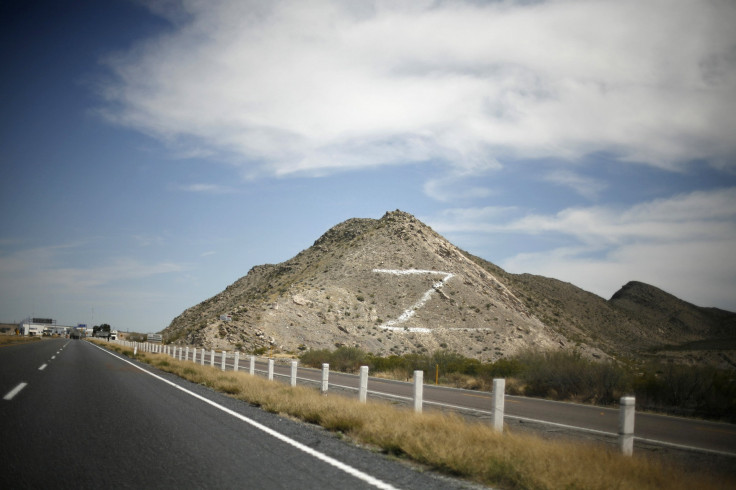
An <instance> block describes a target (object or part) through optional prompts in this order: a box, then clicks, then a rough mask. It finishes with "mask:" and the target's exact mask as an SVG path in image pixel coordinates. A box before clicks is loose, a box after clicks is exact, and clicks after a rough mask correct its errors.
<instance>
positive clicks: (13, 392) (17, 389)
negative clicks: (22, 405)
mask: <svg viewBox="0 0 736 490" xmlns="http://www.w3.org/2000/svg"><path fill="white" fill-rule="evenodd" d="M26 386H28V383H20V384H19V385H18V386H16V387H15V388H13V389H12V390H10V391H9V392H8V394H7V395H5V396H4V397H3V400H12V399H13V397H14V396H15V395H17V394H18V393H20V390H22V389H23V388H25V387H26Z"/></svg>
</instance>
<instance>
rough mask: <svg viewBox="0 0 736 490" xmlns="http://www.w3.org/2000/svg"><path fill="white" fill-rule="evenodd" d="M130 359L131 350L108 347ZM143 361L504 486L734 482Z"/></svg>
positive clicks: (156, 358)
mask: <svg viewBox="0 0 736 490" xmlns="http://www.w3.org/2000/svg"><path fill="white" fill-rule="evenodd" d="M107 347H108V348H113V349H115V350H118V351H119V352H122V353H123V354H127V355H129V356H132V353H133V352H132V350H130V349H122V348H120V347H117V346H111V345H110V344H107ZM138 358H139V359H141V360H143V361H144V362H147V363H149V364H151V365H153V366H155V367H157V368H159V369H161V370H164V371H167V372H171V373H173V374H176V375H178V376H180V377H182V378H185V379H188V380H190V381H193V382H195V383H200V384H203V385H206V386H208V387H211V388H213V389H216V390H219V391H222V392H225V393H228V394H230V395H232V396H234V397H236V398H238V399H241V400H243V401H245V402H248V403H250V404H252V405H255V406H259V407H261V408H262V409H264V410H267V411H269V412H272V413H277V414H283V415H287V416H290V417H293V418H297V419H299V420H303V421H305V422H309V423H313V424H319V425H321V426H322V427H324V428H326V429H328V430H331V431H336V432H340V433H342V434H344V435H345V436H347V437H349V438H351V439H352V440H354V441H356V442H359V443H361V444H367V445H371V446H374V447H376V448H378V449H379V450H380V451H383V452H385V453H388V454H391V455H395V456H399V457H402V458H408V459H410V460H412V461H415V462H418V463H421V464H424V465H426V466H428V467H430V468H433V469H435V470H437V471H441V472H443V473H446V474H449V475H454V476H458V477H462V478H465V479H468V480H471V481H474V482H478V483H482V484H486V485H492V486H494V487H500V488H525V489H526V488H529V489H558V488H568V489H578V488H579V489H621V490H624V489H637V490H638V489H655V488H656V489H661V488H667V489H692V488H698V489H710V488H713V489H716V488H736V481H733V480H728V481H725V480H724V479H723V478H721V479H716V478H715V477H713V476H710V475H704V474H697V475H696V474H692V473H685V472H683V471H681V470H679V469H677V468H673V467H671V466H664V465H663V464H662V463H660V462H658V461H654V460H650V459H647V458H644V457H638V456H634V457H624V456H622V455H621V454H619V453H617V452H614V451H611V450H608V449H605V448H602V447H599V446H595V445H589V444H580V443H572V442H560V441H547V440H543V439H540V438H538V437H534V436H531V435H525V434H513V433H504V434H499V433H497V432H495V431H493V429H492V428H491V427H490V426H488V425H486V424H482V423H473V422H468V421H467V420H465V419H462V418H461V417H459V416H456V415H452V414H449V415H448V414H442V413H436V412H434V413H433V412H430V413H423V414H416V413H414V412H413V411H412V410H409V409H405V408H397V407H395V406H393V405H391V404H389V403H385V402H374V401H369V402H368V403H365V404H362V403H359V402H358V401H357V400H355V399H352V398H347V397H342V396H339V395H336V396H332V395H330V396H323V395H321V394H320V393H319V391H318V390H316V389H312V388H308V387H303V386H297V387H294V388H292V387H290V386H287V385H285V384H282V383H278V382H273V381H268V380H266V379H264V378H260V377H254V376H250V375H249V374H247V373H244V372H237V373H235V372H222V371H221V370H219V369H218V368H213V367H210V366H200V365H196V364H192V363H191V362H185V361H178V360H175V359H172V358H170V357H168V356H164V355H160V354H147V353H144V354H139V355H138Z"/></svg>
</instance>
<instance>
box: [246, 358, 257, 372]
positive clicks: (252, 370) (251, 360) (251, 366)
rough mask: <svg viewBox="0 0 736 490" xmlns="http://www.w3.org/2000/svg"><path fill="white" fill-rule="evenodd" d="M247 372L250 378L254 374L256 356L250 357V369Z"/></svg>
mask: <svg viewBox="0 0 736 490" xmlns="http://www.w3.org/2000/svg"><path fill="white" fill-rule="evenodd" d="M248 372H249V373H250V375H251V376H253V375H255V374H256V356H250V368H249V370H248Z"/></svg>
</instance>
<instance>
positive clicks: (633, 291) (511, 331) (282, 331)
mask: <svg viewBox="0 0 736 490" xmlns="http://www.w3.org/2000/svg"><path fill="white" fill-rule="evenodd" d="M163 333H164V335H165V338H166V339H167V340H169V341H176V342H182V343H187V344H193V345H201V346H204V347H207V348H215V349H232V348H237V349H243V350H245V351H251V352H252V351H254V350H259V349H260V350H262V351H265V350H267V349H274V350H281V351H285V352H292V353H296V352H299V351H302V350H306V349H319V348H334V347H336V346H342V345H345V346H356V347H360V348H362V349H363V350H366V351H369V352H373V353H375V354H379V355H391V354H406V353H412V352H417V353H423V352H432V351H434V350H437V349H448V350H451V351H455V352H458V353H460V354H463V355H465V356H468V357H474V358H478V359H481V360H496V359H499V358H501V357H505V356H512V355H514V354H516V353H518V352H520V351H522V350H524V349H527V348H538V349H576V350H577V351H579V352H581V353H582V354H584V355H586V356H592V357H598V358H601V357H621V356H625V357H628V358H632V357H633V358H642V357H644V358H646V357H651V356H658V357H661V356H662V355H665V356H669V357H674V358H677V359H678V360H680V361H683V362H689V363H698V362H708V363H711V364H719V365H724V366H728V367H736V314H734V313H731V312H728V311H724V310H718V309H716V308H701V307H698V306H695V305H692V304H690V303H687V302H685V301H682V300H680V299H678V298H676V297H674V296H672V295H670V294H668V293H666V292H664V291H662V290H660V289H658V288H656V287H654V286H650V285H647V284H644V283H641V282H636V281H632V282H630V283H628V284H626V285H625V286H623V287H622V288H621V290H620V291H618V292H617V293H616V294H614V295H613V297H612V298H611V299H610V300H605V299H603V298H601V297H599V296H596V295H594V294H592V293H589V292H587V291H584V290H582V289H580V288H578V287H576V286H574V285H572V284H569V283H565V282H562V281H559V280H557V279H552V278H547V277H542V276H536V275H532V274H510V273H508V272H506V271H504V270H503V269H501V268H500V267H498V266H496V265H494V264H492V263H491V262H488V261H486V260H484V259H481V258H479V257H475V256H473V255H471V254H469V253H467V252H464V251H462V250H460V249H459V248H457V247H456V246H455V245H453V244H452V243H450V242H449V241H447V240H446V239H445V238H443V237H442V236H440V235H439V234H437V233H436V232H435V231H434V230H432V229H431V228H430V227H428V226H427V225H425V224H424V223H422V222H421V221H419V220H417V219H416V218H415V217H414V216H412V215H410V214H408V213H405V212H403V211H399V210H397V211H393V212H388V213H386V214H385V215H384V216H383V217H382V218H381V219H358V218H353V219H349V220H347V221H344V222H343V223H340V224H338V225H336V226H334V227H333V228H331V229H330V230H328V231H327V232H326V233H325V234H324V235H322V236H321V237H319V238H318V239H317V241H315V242H314V244H313V245H312V246H311V247H309V248H308V249H306V250H303V251H302V252H300V253H299V254H298V255H296V256H295V257H294V258H292V259H290V260H287V261H286V262H282V263H280V264H276V265H273V264H267V265H260V266H256V267H253V268H252V269H251V270H250V271H249V272H248V274H247V275H246V276H244V277H242V278H240V279H238V280H237V281H235V282H234V283H233V284H231V285H230V286H228V287H227V288H226V289H225V290H224V291H223V292H221V293H219V294H217V295H216V296H214V297H212V298H210V299H208V300H206V301H203V302H202V303H200V304H198V305H196V306H193V307H191V308H189V309H187V310H186V311H184V312H183V313H182V314H181V315H179V316H178V317H176V318H175V319H174V320H173V321H172V322H171V324H170V325H169V327H167V328H166V329H165V330H164V332H163Z"/></svg>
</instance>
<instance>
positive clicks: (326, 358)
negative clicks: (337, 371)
mask: <svg viewBox="0 0 736 490" xmlns="http://www.w3.org/2000/svg"><path fill="white" fill-rule="evenodd" d="M331 358H332V352H330V351H329V350H327V349H315V350H312V349H310V350H308V351H306V352H304V353H303V354H302V355H300V356H299V359H300V360H301V363H302V365H304V366H309V367H313V368H320V367H322V364H323V363H325V362H327V363H329V362H330V360H331Z"/></svg>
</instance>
